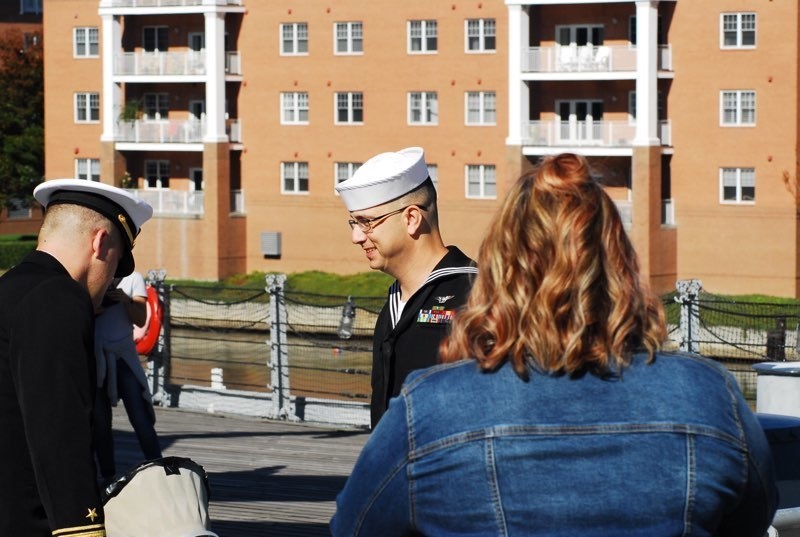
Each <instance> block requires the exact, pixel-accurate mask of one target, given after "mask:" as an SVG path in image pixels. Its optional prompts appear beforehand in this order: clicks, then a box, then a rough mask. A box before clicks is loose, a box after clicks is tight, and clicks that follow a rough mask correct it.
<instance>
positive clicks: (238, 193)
mask: <svg viewBox="0 0 800 537" xmlns="http://www.w3.org/2000/svg"><path fill="white" fill-rule="evenodd" d="M231 212H232V213H236V214H244V190H231Z"/></svg>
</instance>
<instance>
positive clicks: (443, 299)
mask: <svg viewBox="0 0 800 537" xmlns="http://www.w3.org/2000/svg"><path fill="white" fill-rule="evenodd" d="M454 296H456V295H448V296H437V297H436V302H438V303H439V304H444V303H445V302H447V301H448V300H450V299H451V298H453V297H454Z"/></svg>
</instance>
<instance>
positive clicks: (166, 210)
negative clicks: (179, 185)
mask: <svg viewBox="0 0 800 537" xmlns="http://www.w3.org/2000/svg"><path fill="white" fill-rule="evenodd" d="M128 192H129V193H130V194H131V195H132V196H134V197H135V198H138V199H141V200H144V201H146V202H147V203H149V204H150V206H151V207H153V214H155V215H156V216H159V215H161V216H164V215H171V216H174V215H177V216H202V215H203V202H204V201H205V195H204V193H203V192H202V191H192V192H189V191H183V190H169V189H167V188H159V189H128Z"/></svg>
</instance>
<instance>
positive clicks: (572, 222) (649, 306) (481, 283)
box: [440, 155, 666, 377]
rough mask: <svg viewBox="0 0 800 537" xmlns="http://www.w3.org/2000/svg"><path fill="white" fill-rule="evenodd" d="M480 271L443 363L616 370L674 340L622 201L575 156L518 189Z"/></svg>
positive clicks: (522, 371) (492, 232)
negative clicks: (643, 272)
mask: <svg viewBox="0 0 800 537" xmlns="http://www.w3.org/2000/svg"><path fill="white" fill-rule="evenodd" d="M478 266H479V267H480V274H479V276H478V278H477V280H476V281H475V284H474V285H473V289H472V293H471V295H470V298H469V302H468V304H467V307H466V310H465V311H464V312H462V313H460V314H459V317H458V318H457V320H456V322H455V323H454V325H453V331H452V336H451V337H450V338H449V339H448V340H447V341H446V342H444V343H443V345H442V350H441V353H440V356H441V357H442V361H446V362H447V361H454V360H460V359H462V358H464V357H465V356H472V357H474V358H475V359H477V360H478V362H479V363H480V365H481V367H483V368H484V369H494V368H496V367H497V366H498V365H500V364H501V363H502V362H503V361H504V360H506V358H508V359H509V360H511V362H512V363H513V365H514V370H515V371H516V372H517V373H518V374H519V375H521V376H523V377H524V376H527V374H528V368H529V367H530V366H532V365H533V366H535V367H536V368H538V369H540V370H541V371H547V372H550V373H566V374H570V375H571V374H575V373H582V372H587V371H591V372H594V373H598V374H607V373H610V372H612V371H618V370H619V369H620V368H621V367H622V366H624V365H627V363H628V362H629V360H630V356H631V353H632V351H634V350H637V349H644V350H646V351H647V352H648V354H649V355H650V356H651V357H652V355H653V353H654V352H655V350H656V349H657V348H658V346H659V345H660V343H661V342H662V341H663V340H664V339H665V338H666V328H665V324H664V313H663V309H662V307H661V303H660V301H659V300H658V298H657V297H655V296H653V295H652V294H651V293H650V291H649V290H648V288H647V285H646V284H645V283H644V282H642V281H640V277H639V264H638V261H637V259H636V254H635V253H634V250H633V246H632V245H631V242H630V240H629V239H628V236H627V234H626V233H625V229H624V228H623V226H622V221H621V220H620V218H619V215H618V213H617V208H616V205H615V204H614V202H613V201H612V200H611V199H610V198H609V197H608V195H607V194H606V193H605V191H604V190H603V188H602V187H601V186H600V185H599V184H597V183H596V182H595V181H593V180H591V179H590V176H589V169H588V166H587V163H586V160H584V159H582V158H579V157H577V156H575V155H561V156H559V157H554V158H547V159H545V160H544V161H543V162H542V163H541V165H540V166H539V168H538V169H537V171H536V172H535V173H532V174H527V175H524V176H522V178H521V179H520V180H519V181H517V182H516V183H515V184H514V186H513V187H512V188H511V191H510V192H509V194H508V198H507V201H506V203H505V204H504V205H503V206H502V207H501V208H500V212H499V213H498V214H497V215H496V217H495V219H494V221H493V222H492V224H491V225H490V227H489V230H488V232H487V235H486V238H485V239H484V241H483V245H482V247H481V251H480V255H479V261H478Z"/></svg>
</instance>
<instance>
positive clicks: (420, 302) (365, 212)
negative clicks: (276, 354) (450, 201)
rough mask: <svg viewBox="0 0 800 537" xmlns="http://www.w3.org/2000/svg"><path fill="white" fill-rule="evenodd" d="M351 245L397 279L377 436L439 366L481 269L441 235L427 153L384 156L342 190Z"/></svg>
mask: <svg viewBox="0 0 800 537" xmlns="http://www.w3.org/2000/svg"><path fill="white" fill-rule="evenodd" d="M336 190H337V192H339V195H340V196H341V198H342V201H343V202H344V204H345V207H346V208H347V210H348V211H349V212H350V217H351V220H349V224H350V229H351V230H352V231H351V233H352V236H351V239H352V241H353V243H354V244H356V245H358V246H360V247H361V249H362V250H363V252H364V255H365V256H366V258H367V261H368V262H369V266H370V268H372V269H375V270H380V271H382V272H385V273H386V274H389V275H390V276H393V277H394V278H396V281H395V282H394V284H392V286H391V287H390V288H389V297H388V300H387V303H386V305H385V306H384V307H383V310H381V313H380V315H379V316H378V321H377V323H376V325H375V335H374V338H373V349H372V355H373V360H372V403H371V423H372V427H373V428H374V427H375V425H376V424H377V423H378V420H380V418H381V416H382V415H383V413H384V412H385V411H386V408H387V406H388V404H389V399H390V398H392V397H394V396H396V395H397V394H398V393H400V388H401V387H402V384H403V381H404V380H405V378H406V376H407V375H408V374H409V373H410V372H411V371H413V370H415V369H421V368H423V367H429V366H432V365H434V364H436V363H437V360H438V349H439V343H440V341H441V339H442V338H443V337H444V336H445V335H446V334H447V329H448V327H449V323H450V321H451V320H452V318H453V316H454V315H455V314H456V311H457V310H458V308H460V307H461V306H462V305H463V304H464V303H465V302H466V300H467V295H468V293H469V289H470V287H471V285H472V276H473V275H474V274H476V273H477V269H476V268H475V262H474V261H472V260H471V259H470V258H468V257H467V256H466V255H464V253H462V252H461V250H459V249H458V248H456V247H455V246H445V244H444V242H443V241H442V237H441V235H440V233H439V216H438V207H437V203H436V188H435V187H434V186H433V182H432V181H431V179H430V177H429V176H428V167H427V166H426V164H425V154H424V151H423V150H422V148H419V147H409V148H407V149H402V150H400V151H397V152H389V153H381V154H379V155H376V156H374V157H372V158H371V159H369V160H368V161H367V162H365V163H364V164H363V165H362V166H361V167H360V168H359V169H358V170H357V171H356V172H355V173H354V174H353V176H352V177H351V178H350V179H348V180H346V181H343V182H341V183H339V184H338V185H337V186H336Z"/></svg>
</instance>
